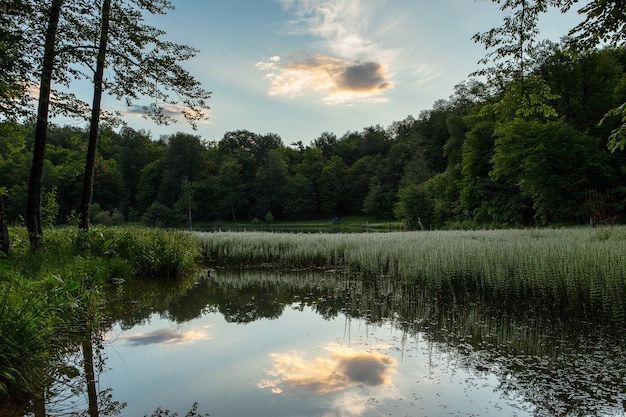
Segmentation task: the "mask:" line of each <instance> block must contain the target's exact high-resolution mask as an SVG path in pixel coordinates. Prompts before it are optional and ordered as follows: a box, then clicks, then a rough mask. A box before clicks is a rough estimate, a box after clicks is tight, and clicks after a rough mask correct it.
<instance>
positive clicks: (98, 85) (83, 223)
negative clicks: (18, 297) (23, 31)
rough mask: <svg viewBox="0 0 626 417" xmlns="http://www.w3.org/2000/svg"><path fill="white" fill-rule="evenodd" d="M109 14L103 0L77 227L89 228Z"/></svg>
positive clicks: (107, 5)
mask: <svg viewBox="0 0 626 417" xmlns="http://www.w3.org/2000/svg"><path fill="white" fill-rule="evenodd" d="M110 14H111V0H105V1H104V2H103V4H102V27H101V29H100V45H99V46H98V58H97V62H96V71H95V73H94V80H93V105H92V108H91V121H90V125H89V146H88V148H87V159H86V161H85V177H84V180H83V193H82V196H81V198H80V223H79V228H80V229H82V230H84V231H88V230H89V211H90V209H91V199H92V198H93V181H94V175H95V167H96V150H97V147H98V138H99V130H100V109H101V106H102V84H103V80H104V67H105V64H106V62H105V58H106V51H107V41H108V36H109V19H110Z"/></svg>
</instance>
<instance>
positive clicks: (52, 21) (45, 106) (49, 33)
mask: <svg viewBox="0 0 626 417" xmlns="http://www.w3.org/2000/svg"><path fill="white" fill-rule="evenodd" d="M64 1H65V0H52V3H51V4H50V15H49V16H48V27H47V29H46V38H45V44H44V56H43V63H42V69H41V80H40V85H39V103H38V110H37V124H36V125H35V143H34V145H33V164H32V166H31V170H30V177H29V180H28V197H27V200H26V227H27V229H28V239H29V241H30V245H31V248H32V249H36V248H37V247H38V246H39V243H40V238H41V236H42V235H43V228H42V225H41V188H42V182H43V166H44V162H45V159H46V136H47V134H48V114H49V112H50V92H51V89H52V71H53V69H54V58H55V55H56V48H55V43H56V36H57V31H58V27H59V19H60V17H61V7H63V3H64Z"/></svg>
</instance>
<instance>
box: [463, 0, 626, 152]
mask: <svg viewBox="0 0 626 417" xmlns="http://www.w3.org/2000/svg"><path fill="white" fill-rule="evenodd" d="M492 1H493V2H496V3H498V4H500V3H503V4H502V6H501V10H502V11H506V10H509V9H511V10H516V11H515V13H513V14H509V15H507V16H506V17H505V18H504V23H503V25H502V26H500V27H499V28H494V29H491V30H489V31H487V32H485V33H482V34H477V35H475V36H474V38H473V39H474V40H475V41H476V42H480V43H483V44H484V45H485V48H487V49H489V48H495V50H494V51H492V52H490V53H489V54H488V55H487V56H486V57H485V58H484V59H483V60H482V61H481V62H482V63H487V62H489V61H490V60H492V59H493V60H494V63H495V64H496V66H495V67H494V68H490V69H487V70H481V71H477V72H476V73H477V74H489V73H490V74H495V76H496V78H500V77H502V76H504V77H506V76H508V75H510V74H511V69H512V68H515V69H514V70H513V72H514V73H515V72H517V73H518V74H519V75H520V76H521V91H525V86H524V84H523V80H524V77H525V73H526V72H527V69H528V68H527V65H526V63H527V61H528V57H530V54H531V53H532V50H533V49H532V45H533V43H532V41H533V40H534V37H535V36H536V35H537V34H538V30H537V24H538V19H539V16H540V14H541V13H545V12H546V11H547V9H548V7H549V6H554V7H558V8H560V10H561V11H562V12H567V11H569V10H570V9H571V7H572V6H573V5H574V4H575V3H578V0H534V1H529V0H492ZM624 6H625V5H624V1H623V0H592V1H590V2H588V3H587V4H585V5H584V6H583V7H582V8H580V9H579V10H578V13H579V14H581V15H584V16H585V20H584V21H583V22H581V23H580V24H578V25H577V26H575V27H574V28H572V29H571V30H570V31H569V33H568V35H569V39H568V42H569V43H570V45H571V46H572V48H571V49H572V51H574V52H575V53H576V51H580V50H583V51H584V50H590V49H593V48H595V47H597V46H598V45H601V44H608V45H611V46H620V45H623V43H624V41H625V40H626V7H624ZM511 57H513V58H514V59H515V60H516V61H517V63H518V65H517V66H513V65H511ZM498 61H501V63H498ZM540 86H541V84H540ZM541 89H543V86H541ZM543 91H545V89H543ZM616 119H617V120H618V127H616V128H615V129H613V131H612V132H611V134H610V135H609V141H608V147H609V149H610V150H611V151H612V152H614V151H615V150H617V149H621V150H623V149H624V148H626V103H623V104H621V105H619V106H617V107H614V108H612V109H610V110H609V111H608V112H607V113H606V114H605V116H604V118H603V119H602V121H600V123H603V122H605V121H611V120H616Z"/></svg>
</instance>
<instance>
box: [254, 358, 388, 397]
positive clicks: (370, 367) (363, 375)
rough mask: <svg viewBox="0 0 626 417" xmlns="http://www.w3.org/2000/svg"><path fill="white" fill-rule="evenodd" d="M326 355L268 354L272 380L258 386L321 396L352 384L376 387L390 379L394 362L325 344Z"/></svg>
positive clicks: (278, 390) (273, 390) (352, 385)
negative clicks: (314, 356) (307, 357)
mask: <svg viewBox="0 0 626 417" xmlns="http://www.w3.org/2000/svg"><path fill="white" fill-rule="evenodd" d="M326 350H327V351H328V352H329V356H327V357H316V358H313V359H306V358H305V357H304V356H303V355H301V354H299V353H296V352H292V353H287V354H278V353H275V354H272V355H270V357H271V358H272V362H273V366H272V369H271V370H270V371H268V374H269V375H270V376H273V377H275V379H271V380H264V381H261V382H260V383H259V384H258V387H259V388H268V389H271V390H272V392H274V393H277V394H279V393H282V392H283V391H287V392H288V393H289V394H291V395H295V396H300V395H303V396H309V395H322V394H328V393H332V392H339V391H343V390H346V389H348V388H351V387H355V386H377V385H382V384H388V383H389V382H390V381H391V374H392V373H393V372H394V370H393V368H392V367H393V366H395V365H396V361H395V360H394V359H393V358H390V357H388V356H386V355H383V354H380V353H373V352H364V351H354V350H350V349H345V348H341V347H337V346H335V347H328V348H327V349H326Z"/></svg>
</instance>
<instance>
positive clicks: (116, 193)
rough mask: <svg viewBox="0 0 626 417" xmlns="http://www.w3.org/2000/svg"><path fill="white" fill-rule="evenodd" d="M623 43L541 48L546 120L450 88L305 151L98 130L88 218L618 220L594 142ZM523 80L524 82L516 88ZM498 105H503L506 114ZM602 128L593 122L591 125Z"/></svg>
mask: <svg viewBox="0 0 626 417" xmlns="http://www.w3.org/2000/svg"><path fill="white" fill-rule="evenodd" d="M624 68H626V49H625V48H606V49H601V50H593V51H590V52H587V53H584V54H580V55H578V56H573V55H571V54H568V53H566V51H565V50H564V48H563V47H562V46H560V45H557V44H552V43H544V44H542V49H541V54H540V57H539V58H538V59H537V60H536V64H535V67H534V69H533V74H534V75H536V76H538V77H539V76H540V77H541V79H542V80H545V83H546V84H547V86H548V87H549V89H550V91H551V96H550V97H549V98H548V99H542V101H541V103H540V104H541V106H546V107H547V108H549V109H551V110H554V112H551V111H550V112H545V111H542V112H535V113H533V114H531V115H529V116H526V117H523V118H522V117H518V115H517V114H516V112H518V111H519V110H518V108H517V106H515V105H514V104H507V95H509V94H511V91H514V87H515V85H514V84H515V83H514V82H513V81H511V82H508V83H505V84H504V85H503V86H502V88H499V89H496V88H494V87H493V86H488V85H487V84H485V83H481V82H478V81H475V80H470V81H466V82H463V83H461V84H459V85H457V87H456V88H455V91H454V94H452V95H451V96H450V97H449V98H447V99H442V100H439V101H437V102H435V103H434V105H433V108H432V109H430V110H425V111H422V112H421V113H420V114H419V115H418V116H417V118H415V117H413V116H407V117H405V118H404V119H402V120H400V121H397V122H394V123H393V124H391V125H390V126H379V125H376V126H368V127H365V128H363V130H362V131H360V132H356V131H355V132H346V133H344V134H343V135H342V136H337V135H336V134H335V133H331V132H323V133H321V134H320V136H319V137H317V138H315V139H314V140H313V141H312V143H311V144H310V146H304V145H303V144H302V143H292V144H290V145H286V144H285V143H284V141H283V139H282V138H280V137H279V136H278V135H275V134H272V133H268V134H260V133H255V132H249V131H245V130H239V131H234V132H228V133H226V134H225V135H224V137H223V138H221V139H220V140H219V141H208V140H205V139H203V138H201V137H199V136H196V135H191V134H186V133H178V134H175V135H171V136H164V137H160V138H153V137H151V136H150V134H149V133H147V132H145V131H136V130H133V129H131V128H128V127H125V128H122V129H120V130H117V131H116V130H115V129H112V128H110V127H106V126H104V127H102V129H101V135H100V141H99V145H98V152H97V159H96V166H95V180H94V193H93V203H94V207H93V208H92V212H91V216H92V221H94V222H96V223H98V222H100V223H106V224H112V223H113V224H115V223H119V222H122V221H124V220H126V221H133V222H137V221H141V222H144V223H146V224H149V225H159V226H184V225H185V224H186V222H188V221H189V219H190V218H192V219H193V221H194V222H213V221H250V220H252V219H259V220H261V221H277V220H283V219H321V218H329V219H330V218H334V217H341V216H347V215H354V214H362V213H365V214H368V215H371V216H375V217H377V218H380V219H393V218H396V219H401V220H403V221H404V222H405V224H406V225H407V227H408V228H418V229H419V228H425V229H430V228H441V227H472V226H482V225H491V226H512V225H515V226H527V225H556V224H582V223H589V222H591V223H613V222H616V221H619V219H620V216H621V215H623V213H624V203H626V181H625V180H626V154H625V153H624V152H619V151H618V152H611V151H610V150H609V149H608V148H607V138H608V137H609V136H610V132H611V131H612V130H613V129H615V128H616V126H618V125H619V123H620V119H619V118H618V117H615V118H614V120H611V119H610V118H606V117H605V115H606V113H607V112H608V111H609V110H610V109H612V108H614V107H616V106H618V105H619V104H620V103H624V102H625V101H626V72H625V71H624ZM531 80H532V78H531V77H527V80H526V82H527V83H530V82H531ZM507 105H508V107H507ZM601 121H602V123H600V122H601ZM33 132H34V123H21V124H17V123H13V122H5V123H3V124H1V125H0V155H1V156H0V184H6V188H7V196H6V197H5V208H6V212H7V216H8V219H9V221H10V222H19V221H20V216H22V215H23V213H24V211H25V207H24V204H25V202H26V190H27V185H28V166H29V161H30V160H31V159H32V147H33V139H32V138H33ZM88 133H89V132H88V130H86V129H82V128H77V127H71V126H51V127H50V128H49V131H48V137H47V145H46V146H47V148H46V155H47V158H46V162H45V167H44V177H43V178H44V180H43V189H44V197H43V199H42V200H43V203H42V206H43V212H42V213H43V217H44V221H45V222H46V223H47V224H53V223H66V222H68V221H70V222H71V221H72V220H73V218H75V217H76V215H77V214H76V213H77V212H78V207H79V202H80V197H81V186H82V178H83V171H84V160H85V155H86V152H87V137H88Z"/></svg>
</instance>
